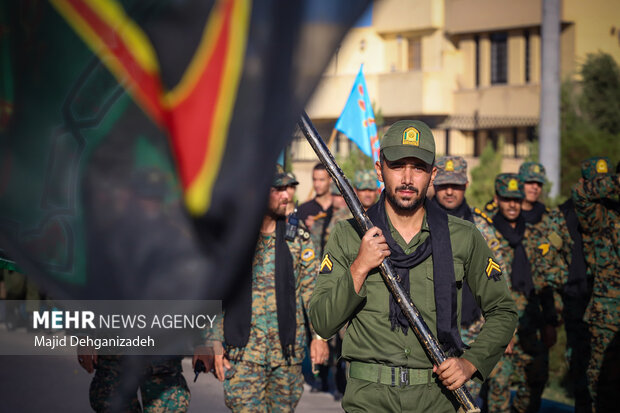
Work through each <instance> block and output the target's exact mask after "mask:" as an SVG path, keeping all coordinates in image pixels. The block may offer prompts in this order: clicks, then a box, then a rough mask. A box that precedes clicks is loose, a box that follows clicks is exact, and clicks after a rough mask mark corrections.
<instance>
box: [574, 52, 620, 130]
mask: <svg viewBox="0 0 620 413" xmlns="http://www.w3.org/2000/svg"><path fill="white" fill-rule="evenodd" d="M581 76H582V78H583V93H582V94H581V99H580V104H581V105H580V106H581V110H582V111H583V114H584V118H585V119H586V120H588V121H590V122H591V123H593V124H594V126H596V127H597V128H598V129H600V130H602V131H605V132H608V133H610V134H614V135H615V134H618V133H620V116H618V114H619V113H620V68H619V67H618V64H617V63H616V61H615V60H614V59H613V57H611V56H610V55H608V54H606V53H597V54H588V56H587V58H586V62H585V63H584V65H583V67H582V68H581Z"/></svg>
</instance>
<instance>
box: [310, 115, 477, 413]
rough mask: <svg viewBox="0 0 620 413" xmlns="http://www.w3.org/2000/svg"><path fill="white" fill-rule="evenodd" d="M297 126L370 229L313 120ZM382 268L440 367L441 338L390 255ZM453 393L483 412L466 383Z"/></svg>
mask: <svg viewBox="0 0 620 413" xmlns="http://www.w3.org/2000/svg"><path fill="white" fill-rule="evenodd" d="M298 125H299V128H300V129H301V131H302V132H303V134H304V135H305V136H306V139H307V140H308V142H309V143H310V146H312V149H314V151H315V152H316V154H317V156H318V157H319V159H320V160H321V162H322V163H323V165H325V168H326V169H327V171H328V172H329V174H330V175H331V176H332V178H333V179H334V182H335V183H336V185H337V186H338V189H340V193H341V194H342V196H343V198H344V200H345V201H346V202H347V205H348V206H349V209H350V210H351V212H352V213H353V217H355V220H356V221H357V223H358V224H359V226H360V228H361V229H362V230H363V231H364V232H366V231H368V230H369V229H370V228H372V227H374V225H373V223H372V222H371V221H370V219H369V218H368V216H367V215H366V212H365V211H364V208H363V207H362V204H361V203H360V201H359V199H358V198H357V195H356V194H355V192H354V191H353V187H352V186H351V184H350V183H349V181H348V180H347V178H346V177H345V176H344V173H343V172H342V170H341V169H340V167H339V166H338V164H336V161H335V160H334V157H333V156H332V154H331V152H330V151H329V149H328V148H327V145H325V142H324V141H323V139H321V136H319V133H318V132H317V131H316V129H315V128H314V125H313V124H312V121H311V120H310V118H309V117H308V115H307V114H306V112H304V113H303V114H302V116H301V119H300V120H299V122H298ZM379 270H380V271H381V276H382V277H383V281H385V284H386V285H387V287H388V289H389V290H390V291H391V292H392V295H394V299H395V300H396V302H397V303H398V305H399V306H400V308H401V310H402V311H403V314H404V315H405V317H407V320H409V324H411V329H412V330H413V332H414V333H415V335H416V337H417V338H418V340H420V343H421V344H422V347H424V350H426V353H427V354H428V356H429V357H430V358H431V360H432V362H433V363H434V364H435V365H437V366H439V365H440V364H441V363H443V362H444V361H445V360H446V359H447V358H448V357H446V354H445V353H444V351H443V349H442V348H441V346H440V345H439V341H437V339H436V338H435V336H433V333H432V332H431V330H430V329H429V328H428V326H427V325H426V323H425V322H424V320H423V319H422V315H421V314H420V311H418V309H417V308H416V306H415V305H414V304H413V302H412V301H411V298H410V297H409V295H408V294H407V293H406V292H405V290H403V288H402V287H401V285H400V284H399V283H398V282H397V281H396V276H397V275H396V271H395V270H394V266H393V265H392V262H391V261H390V259H389V258H386V259H385V260H383V262H382V263H381V265H380V266H379ZM452 394H454V396H455V397H456V399H457V400H458V402H459V403H460V404H461V405H462V406H463V408H464V409H465V411H466V412H468V413H476V412H478V413H479V412H480V409H479V408H478V406H476V403H475V402H474V399H473V398H472V397H471V394H469V391H467V389H466V388H465V385H463V386H461V387H460V388H458V389H456V390H453V391H452Z"/></svg>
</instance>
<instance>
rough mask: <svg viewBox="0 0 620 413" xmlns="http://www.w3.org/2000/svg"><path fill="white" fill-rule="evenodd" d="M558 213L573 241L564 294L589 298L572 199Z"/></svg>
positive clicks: (578, 229)
mask: <svg viewBox="0 0 620 413" xmlns="http://www.w3.org/2000/svg"><path fill="white" fill-rule="evenodd" d="M560 211H561V212H562V215H564V220H565V221H566V226H567V228H568V233H569V234H570V237H571V239H572V240H573V248H572V250H571V260H570V265H569V267H568V280H567V282H566V285H565V286H564V293H565V294H568V295H570V296H573V297H584V298H585V297H589V296H590V294H589V291H588V289H589V287H588V276H587V270H586V268H587V267H586V259H585V257H584V255H583V239H582V238H581V227H580V225H579V218H577V212H575V204H574V202H573V200H572V198H569V200H568V201H566V202H564V203H563V204H562V205H560Z"/></svg>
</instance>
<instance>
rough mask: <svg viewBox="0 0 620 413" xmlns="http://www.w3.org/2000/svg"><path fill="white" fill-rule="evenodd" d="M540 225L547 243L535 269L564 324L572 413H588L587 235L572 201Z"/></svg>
mask: <svg viewBox="0 0 620 413" xmlns="http://www.w3.org/2000/svg"><path fill="white" fill-rule="evenodd" d="M541 225H542V226H543V230H542V231H543V232H544V233H545V234H548V235H547V238H548V239H549V242H547V243H542V244H541V247H542V250H541V257H540V261H539V262H538V264H537V265H538V267H539V268H540V271H541V272H542V273H543V274H546V283H547V284H548V285H549V286H550V287H551V288H552V289H553V291H554V298H555V301H556V308H558V311H559V312H561V314H562V318H563V321H564V328H565V330H566V359H567V361H568V363H569V371H568V378H569V380H570V384H569V386H570V387H569V391H571V393H572V395H573V398H574V399H575V413H588V412H590V411H591V404H592V401H591V399H590V393H589V391H588V387H587V380H586V370H587V366H588V360H589V358H590V357H589V355H590V333H589V328H588V324H587V323H586V322H585V321H583V316H584V313H585V310H586V306H587V304H588V302H589V300H590V296H591V295H592V272H591V271H590V270H589V267H587V266H586V262H585V259H584V254H583V244H584V242H586V243H587V242H589V241H588V235H587V234H584V233H583V232H582V230H581V227H580V225H579V222H578V218H577V215H576V212H575V206H574V202H573V201H572V199H569V200H568V201H566V202H565V203H563V204H562V205H560V207H559V208H554V209H552V210H551V212H550V213H549V214H548V216H547V217H545V218H544V219H543V222H541Z"/></svg>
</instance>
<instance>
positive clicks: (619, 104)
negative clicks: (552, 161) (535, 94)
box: [560, 53, 620, 197]
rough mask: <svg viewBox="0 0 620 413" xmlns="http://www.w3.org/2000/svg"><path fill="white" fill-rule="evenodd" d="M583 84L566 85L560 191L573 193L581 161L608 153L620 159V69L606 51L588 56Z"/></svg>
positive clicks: (562, 115) (563, 102)
mask: <svg viewBox="0 0 620 413" xmlns="http://www.w3.org/2000/svg"><path fill="white" fill-rule="evenodd" d="M581 75H582V78H583V83H582V84H581V85H580V86H581V87H580V88H579V87H578V86H579V85H577V84H575V82H572V81H568V82H565V83H564V84H563V85H562V95H561V129H560V134H561V147H562V157H561V168H562V184H561V188H560V193H561V195H562V196H563V197H567V196H570V190H571V187H572V186H573V184H574V183H575V182H577V180H579V178H581V161H582V160H584V159H587V158H590V157H593V156H607V157H609V158H610V159H611V161H612V163H614V164H615V162H617V161H618V159H619V158H620V145H619V144H618V142H619V141H620V117H619V116H618V113H619V112H620V68H619V67H618V65H617V64H616V63H615V61H614V60H613V59H612V58H611V57H610V56H609V55H605V54H602V53H599V54H596V55H588V58H587V60H586V63H585V64H584V65H583V67H582V69H581Z"/></svg>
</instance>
